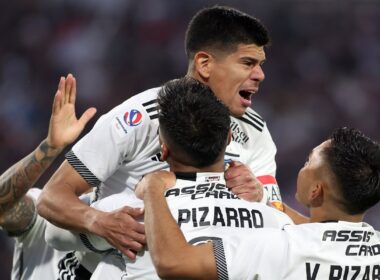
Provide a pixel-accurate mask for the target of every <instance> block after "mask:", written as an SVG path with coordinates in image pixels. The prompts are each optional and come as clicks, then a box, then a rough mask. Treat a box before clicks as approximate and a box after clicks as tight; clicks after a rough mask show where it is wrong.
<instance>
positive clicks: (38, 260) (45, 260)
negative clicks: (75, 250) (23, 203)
mask: <svg viewBox="0 0 380 280" xmlns="http://www.w3.org/2000/svg"><path fill="white" fill-rule="evenodd" d="M40 193H41V190H40V189H37V188H33V189H30V190H29V191H28V192H27V194H26V195H27V196H29V197H31V198H32V199H33V200H34V201H36V200H37V198H38V196H39V195H40ZM35 213H36V215H35V219H33V221H32V223H31V225H30V226H29V228H28V230H27V231H25V232H24V233H22V234H21V235H19V236H16V237H15V241H16V242H15V247H14V253H13V266H12V280H41V279H57V278H58V261H59V259H60V258H61V257H63V256H64V254H65V252H59V251H57V250H54V249H53V248H51V247H49V246H48V245H47V244H46V242H45V238H44V236H45V228H46V220H45V219H44V218H42V217H41V216H39V215H38V214H37V210H35Z"/></svg>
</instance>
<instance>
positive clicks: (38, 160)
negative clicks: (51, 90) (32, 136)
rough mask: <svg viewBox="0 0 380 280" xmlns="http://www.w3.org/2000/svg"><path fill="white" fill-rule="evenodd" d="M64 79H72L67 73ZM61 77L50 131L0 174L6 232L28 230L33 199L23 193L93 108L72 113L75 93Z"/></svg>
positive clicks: (0, 219)
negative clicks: (80, 112)
mask: <svg viewBox="0 0 380 280" xmlns="http://www.w3.org/2000/svg"><path fill="white" fill-rule="evenodd" d="M67 79H73V77H72V75H69V76H68V78H67ZM67 79H65V78H64V77H62V78H61V79H60V82H59V85H58V90H57V93H56V95H55V98H54V102H53V110H52V115H51V118H50V124H49V132H48V136H47V138H46V139H44V140H43V141H42V142H41V144H40V145H39V146H38V147H37V148H36V149H35V150H34V151H33V152H32V153H31V154H29V155H28V156H26V157H25V158H23V159H22V160H20V161H19V162H17V163H15V164H14V165H13V166H11V167H10V168H9V169H8V170H7V171H5V172H4V173H3V174H2V175H1V176H0V225H1V226H2V227H3V228H4V229H5V230H7V231H8V232H22V231H24V230H25V229H27V227H28V225H29V224H30V222H31V221H32V219H33V217H34V215H35V214H36V213H35V211H36V209H35V205H34V201H33V200H32V199H31V198H29V197H28V196H26V195H25V194H26V192H27V191H28V190H29V189H30V188H31V187H32V186H34V184H35V183H36V182H37V180H38V179H39V178H40V177H41V175H42V174H43V173H44V172H45V171H46V169H47V168H48V167H49V166H50V165H51V163H52V162H53V161H54V160H55V159H56V157H57V156H58V155H59V154H60V153H61V152H62V150H63V149H64V148H65V147H66V146H67V145H68V144H71V143H72V142H73V141H74V140H75V139H76V138H77V137H78V136H79V134H80V132H81V131H82V130H83V128H84V126H85V124H86V123H87V122H88V121H89V120H90V119H91V118H92V116H93V115H94V114H95V112H96V110H95V109H94V108H90V109H88V110H87V111H86V112H85V113H84V114H83V116H82V117H81V118H80V120H77V119H76V117H75V114H74V118H73V103H74V102H75V93H73V92H72V90H71V88H70V87H68V85H67V83H66V80H67Z"/></svg>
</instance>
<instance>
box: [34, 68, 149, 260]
mask: <svg viewBox="0 0 380 280" xmlns="http://www.w3.org/2000/svg"><path fill="white" fill-rule="evenodd" d="M62 90H64V91H65V94H64V95H63V96H64V98H62V100H61V102H59V104H56V106H55V107H54V108H58V106H65V108H66V109H67V110H68V111H70V113H71V114H68V115H67V116H66V117H65V118H62V119H61V118H58V117H59V116H55V118H54V119H53V120H52V121H51V126H53V125H54V124H55V123H56V122H59V121H62V122H64V123H66V124H67V125H70V127H72V129H71V131H70V132H71V134H72V135H74V134H75V133H78V134H79V133H80V130H79V128H80V127H82V128H83V126H84V123H85V121H86V118H88V115H89V114H90V113H91V111H87V112H85V113H84V115H83V116H82V117H81V118H80V119H79V120H78V119H77V118H76V115H75V108H74V103H75V97H76V81H75V79H74V77H72V76H71V75H69V76H68V77H67V79H66V81H65V84H64V85H63V86H62ZM53 127H54V126H53ZM53 131H54V132H56V134H54V135H53V136H55V137H54V139H61V137H59V130H57V131H56V130H53ZM53 136H52V138H53ZM90 187H91V185H90V184H89V183H88V182H87V181H86V180H85V179H84V178H83V177H82V176H81V175H80V174H79V173H78V172H77V170H75V169H74V168H73V167H72V165H70V164H69V163H68V161H67V160H65V161H64V162H63V163H62V164H61V166H60V167H59V168H58V170H57V171H56V172H55V173H54V175H53V176H52V177H51V178H50V180H49V181H48V183H47V184H46V186H45V188H44V190H43V192H42V193H41V195H40V197H39V199H38V202H37V209H38V212H39V214H40V215H41V216H42V217H44V218H46V219H47V220H48V221H50V222H51V223H53V224H55V225H57V226H60V227H63V228H66V229H71V230H76V231H79V232H90V233H94V234H97V235H99V236H101V237H104V238H105V239H106V240H107V241H108V242H109V243H110V244H112V245H113V246H115V247H116V248H117V249H119V250H120V251H122V252H123V253H124V254H125V255H127V256H128V257H130V258H134V257H135V252H134V251H139V250H140V249H141V248H142V247H143V244H144V243H145V235H144V227H143V225H141V224H139V223H138V222H136V221H135V217H137V216H138V215H140V213H135V212H134V211H133V210H131V209H130V208H127V207H125V208H122V209H120V210H118V211H115V212H112V213H105V212H102V211H99V210H96V209H94V208H91V207H89V206H88V205H86V204H84V203H82V202H81V201H80V200H79V198H78V196H79V195H81V194H83V193H84V192H86V191H87V190H89V189H90Z"/></svg>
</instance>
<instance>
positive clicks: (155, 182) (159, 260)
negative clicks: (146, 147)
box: [136, 171, 217, 279]
mask: <svg viewBox="0 0 380 280" xmlns="http://www.w3.org/2000/svg"><path fill="white" fill-rule="evenodd" d="M165 173H166V174H165ZM170 174H172V173H168V172H165V171H160V172H156V173H153V174H149V175H146V176H145V177H144V178H143V180H142V181H141V182H140V183H139V185H138V186H137V190H136V194H137V195H138V196H139V197H140V198H141V199H144V204H145V218H144V223H145V230H146V236H147V243H148V247H149V252H150V254H151V256H152V260H153V263H154V266H155V268H156V271H157V274H158V275H159V276H160V277H161V278H163V279H217V273H216V264H215V259H214V254H213V248H212V244H211V243H208V244H204V245H199V246H192V245H189V244H188V243H187V242H186V239H185V237H184V236H183V234H182V232H181V230H180V228H179V227H178V225H177V223H176V221H175V220H174V219H173V216H172V215H171V213H170V210H169V208H168V205H167V203H166V199H165V197H164V191H165V189H166V188H167V186H172V185H173V182H175V178H173V177H174V175H173V174H172V175H170ZM171 176H172V179H170V177H171Z"/></svg>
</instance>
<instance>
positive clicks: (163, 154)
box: [161, 143, 169, 160]
mask: <svg viewBox="0 0 380 280" xmlns="http://www.w3.org/2000/svg"><path fill="white" fill-rule="evenodd" d="M168 156H169V149H168V146H166V144H165V143H161V159H162V160H166V159H167V158H168Z"/></svg>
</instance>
